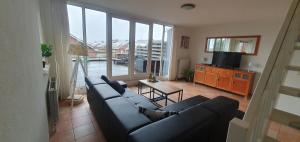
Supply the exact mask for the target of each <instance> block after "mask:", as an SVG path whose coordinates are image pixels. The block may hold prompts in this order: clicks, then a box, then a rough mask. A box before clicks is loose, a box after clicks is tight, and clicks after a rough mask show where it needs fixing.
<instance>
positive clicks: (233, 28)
mask: <svg viewBox="0 0 300 142" xmlns="http://www.w3.org/2000/svg"><path fill="white" fill-rule="evenodd" d="M282 23H283V19H280V20H278V21H257V22H248V23H235V24H225V25H214V26H207V27H200V28H196V29H195V30H194V32H193V36H192V38H193V40H192V49H190V55H191V59H192V65H194V64H196V63H208V64H210V63H211V60H212V55H213V54H212V53H207V52H205V44H206V37H210V36H239V35H241V36H244V35H261V42H260V45H259V50H258V54H257V56H250V55H243V57H242V60H241V67H240V68H241V69H248V64H249V62H252V63H253V64H254V65H253V66H252V68H250V70H252V71H255V72H257V75H256V79H255V84H256V82H257V80H258V79H259V77H260V73H261V72H262V71H263V69H264V66H265V64H266V61H267V59H268V57H269V54H270V52H271V50H272V48H273V44H274V42H275V40H276V37H277V34H278V32H279V30H280V28H281V25H282ZM204 58H207V61H204ZM192 67H193V66H192Z"/></svg>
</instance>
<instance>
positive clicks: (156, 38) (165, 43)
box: [151, 24, 173, 79]
mask: <svg viewBox="0 0 300 142" xmlns="http://www.w3.org/2000/svg"><path fill="white" fill-rule="evenodd" d="M172 37H173V28H172V27H169V26H164V25H160V24H153V39H152V58H151V59H152V65H151V73H153V74H154V75H155V76H159V77H162V78H166V79H167V78H168V76H169V66H170V60H171V48H172V46H173V45H172Z"/></svg>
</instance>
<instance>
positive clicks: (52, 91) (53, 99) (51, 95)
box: [47, 77, 59, 135]
mask: <svg viewBox="0 0 300 142" xmlns="http://www.w3.org/2000/svg"><path fill="white" fill-rule="evenodd" d="M57 92H58V91H57V83H56V79H55V77H53V78H51V79H50V80H49V84H48V91H47V108H48V123H49V133H50V135H52V134H53V133H55V131H56V122H57V120H58V114H59V113H58V112H59V110H58V109H59V105H58V93H57Z"/></svg>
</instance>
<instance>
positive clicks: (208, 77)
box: [204, 72, 218, 87]
mask: <svg viewBox="0 0 300 142" xmlns="http://www.w3.org/2000/svg"><path fill="white" fill-rule="evenodd" d="M217 80H218V75H217V74H216V73H212V72H206V73H205V80H204V83H205V84H206V85H209V86H212V87H216V86H217Z"/></svg>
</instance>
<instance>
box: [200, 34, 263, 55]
mask: <svg viewBox="0 0 300 142" xmlns="http://www.w3.org/2000/svg"><path fill="white" fill-rule="evenodd" d="M259 42H260V35H254V36H227V37H207V39H206V49H205V50H206V52H214V51H221V52H239V53H243V54H245V55H257V52H258V48H259Z"/></svg>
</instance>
